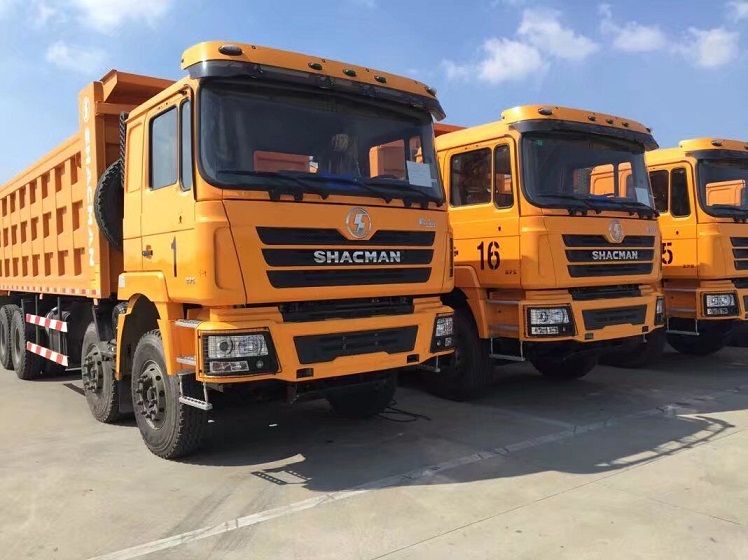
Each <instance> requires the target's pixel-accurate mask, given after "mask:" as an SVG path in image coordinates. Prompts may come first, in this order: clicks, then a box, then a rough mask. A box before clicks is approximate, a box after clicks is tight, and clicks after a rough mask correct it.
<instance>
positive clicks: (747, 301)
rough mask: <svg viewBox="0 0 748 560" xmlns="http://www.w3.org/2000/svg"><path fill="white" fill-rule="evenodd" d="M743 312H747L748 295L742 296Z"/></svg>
mask: <svg viewBox="0 0 748 560" xmlns="http://www.w3.org/2000/svg"><path fill="white" fill-rule="evenodd" d="M743 313H746V314H748V296H743Z"/></svg>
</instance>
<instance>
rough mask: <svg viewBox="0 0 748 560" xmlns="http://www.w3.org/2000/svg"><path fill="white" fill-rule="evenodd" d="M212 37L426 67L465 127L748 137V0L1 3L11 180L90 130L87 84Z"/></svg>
mask: <svg viewBox="0 0 748 560" xmlns="http://www.w3.org/2000/svg"><path fill="white" fill-rule="evenodd" d="M202 40H227V41H236V42H251V43H257V44H262V45H266V46H271V47H278V48H284V49H290V50H296V51H301V52H306V53H308V54H315V55H320V56H325V57H329V58H336V59H339V60H343V61H346V62H350V63H354V64H361V65H366V66H371V67H375V68H379V69H381V70H386V71H389V72H394V73H399V74H405V75H408V76H412V77H414V78H417V79H420V80H422V81H424V82H427V83H429V84H430V85H433V86H435V87H436V88H437V89H438V91H439V97H440V99H441V102H442V104H443V105H444V108H445V109H446V111H447V119H446V122H450V123H454V124H462V125H474V124H480V123H483V122H488V121H492V120H496V119H498V118H499V114H500V112H501V110H502V109H504V108H507V107H512V106H515V105H521V104H528V103H547V104H556V105H567V106H573V107H579V108H584V109H590V110H597V111H602V112H608V113H614V114H617V115H620V116H624V117H626V118H630V119H634V120H638V121H641V122H643V123H645V124H646V125H648V126H651V127H653V129H654V133H655V135H656V137H657V139H658V141H659V143H660V145H661V146H668V145H672V144H674V143H676V142H677V141H678V140H680V139H683V138H687V137H694V136H721V137H728V138H739V139H744V140H748V104H746V103H745V99H746V93H747V92H748V64H747V63H748V0H730V1H728V0H626V1H620V0H619V1H612V0H611V1H608V2H596V1H586V0H565V1H561V0H544V1H532V0H463V1H462V2H447V1H442V0H431V1H428V2H426V1H421V0H411V1H409V2H403V1H401V0H338V1H336V2H332V1H326V0H316V1H313V2H310V1H308V0H304V1H302V0H295V1H285V0H275V1H272V2H270V1H264V0H252V1H251V2H250V1H247V0H224V1H221V2H218V1H215V0H179V1H177V0H0V80H1V84H2V85H1V87H0V108H2V113H3V118H2V120H0V123H2V124H1V125H0V126H1V127H2V130H1V131H0V183H3V182H5V181H6V180H8V179H9V178H10V177H11V176H12V175H13V174H15V173H16V172H18V171H20V170H22V169H23V168H24V167H25V166H27V165H28V164H30V163H32V162H33V161H34V160H36V159H37V158H38V157H40V156H41V155H43V154H44V152H45V151H47V150H49V149H50V148H52V147H54V146H55V145H56V144H57V143H59V142H60V141H62V140H63V139H65V138H67V137H68V136H69V135H71V134H72V133H73V132H74V130H75V126H76V123H77V115H76V110H77V108H76V100H77V93H78V91H79V90H80V89H81V88H82V87H83V85H84V84H85V83H87V82H88V81H91V80H94V79H97V78H100V77H101V76H102V75H103V74H104V73H106V71H108V70H109V69H111V68H117V69H120V70H125V71H130V72H137V73H144V74H151V75H156V76H161V77H168V78H174V79H176V78H179V77H180V76H181V75H182V72H181V70H180V69H179V60H180V57H181V53H182V51H183V50H184V49H185V48H186V47H188V46H189V45H191V44H194V43H197V42H199V41H202Z"/></svg>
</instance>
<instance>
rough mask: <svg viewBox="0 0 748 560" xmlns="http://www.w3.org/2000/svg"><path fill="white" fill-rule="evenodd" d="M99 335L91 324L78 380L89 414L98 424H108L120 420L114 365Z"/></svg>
mask: <svg viewBox="0 0 748 560" xmlns="http://www.w3.org/2000/svg"><path fill="white" fill-rule="evenodd" d="M99 344H100V342H99V334H98V333H97V332H96V326H95V325H94V324H93V323H91V324H90V325H88V328H87V329H86V333H85V334H84V335H83V345H82V347H81V356H83V359H82V361H81V377H82V378H83V391H84V393H85V395H86V402H87V403H88V408H89V410H90V411H91V414H92V415H93V417H94V418H96V419H97V420H98V421H99V422H104V423H105V424H111V423H113V422H116V421H117V420H119V419H120V418H121V417H122V414H121V413H120V410H119V385H118V384H117V381H116V380H115V379H114V367H113V366H114V364H113V362H112V359H111V358H110V357H108V356H105V355H104V354H103V353H102V351H101V348H100V346H99Z"/></svg>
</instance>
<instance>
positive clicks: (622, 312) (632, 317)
mask: <svg viewBox="0 0 748 560" xmlns="http://www.w3.org/2000/svg"><path fill="white" fill-rule="evenodd" d="M582 317H583V319H584V327H585V329H587V330H588V331H597V330H600V329H602V328H604V327H609V326H611V325H627V324H629V325H642V324H643V323H644V320H645V319H646V317H647V306H646V305H636V306H633V307H611V308H609V309H590V310H587V311H582Z"/></svg>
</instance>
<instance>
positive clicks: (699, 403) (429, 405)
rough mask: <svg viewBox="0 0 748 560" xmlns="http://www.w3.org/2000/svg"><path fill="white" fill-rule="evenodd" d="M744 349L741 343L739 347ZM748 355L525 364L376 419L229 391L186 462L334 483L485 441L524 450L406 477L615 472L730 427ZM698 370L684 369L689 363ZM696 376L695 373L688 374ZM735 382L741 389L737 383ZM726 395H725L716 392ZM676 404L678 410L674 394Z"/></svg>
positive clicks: (371, 477)
mask: <svg viewBox="0 0 748 560" xmlns="http://www.w3.org/2000/svg"><path fill="white" fill-rule="evenodd" d="M736 353H737V354H736ZM738 359H739V360H748V352H746V351H742V350H740V349H732V351H728V352H725V353H724V354H723V355H721V356H719V357H707V358H695V357H692V356H680V355H676V354H672V353H668V354H667V355H666V356H664V358H663V361H662V362H661V363H660V364H658V365H657V366H656V369H649V370H638V371H636V370H634V371H632V370H622V369H616V368H600V370H599V371H597V372H593V373H592V374H590V375H589V376H588V377H587V378H585V379H582V380H579V381H575V382H572V383H566V384H550V383H548V382H547V381H546V380H544V379H542V378H541V377H540V376H539V375H537V374H534V373H533V372H532V370H531V368H528V367H527V366H524V365H520V366H512V367H511V368H507V370H506V371H504V370H501V371H498V372H497V377H498V379H497V382H496V384H495V385H494V386H493V387H492V388H491V389H490V390H487V391H486V393H485V394H484V395H483V396H482V397H481V398H478V399H476V400H474V401H472V402H469V403H455V402H450V401H445V400H440V399H436V398H434V397H432V396H430V395H427V394H425V393H423V392H421V391H417V390H414V389H413V388H412V387H405V388H401V389H400V391H399V395H398V397H397V398H398V402H397V403H396V404H393V408H392V409H390V410H389V411H388V412H387V413H385V414H382V415H379V416H378V417H375V418H373V419H371V420H368V421H350V420H345V419H341V418H337V417H335V416H334V415H333V413H332V412H331V411H330V410H329V408H328V407H327V405H326V403H325V402H323V401H322V402H319V401H317V402H312V403H306V404H303V405H299V406H287V405H280V404H275V403H264V404H245V403H241V402H232V399H231V398H227V397H226V395H224V396H223V397H224V399H223V401H224V402H220V403H218V404H219V405H221V406H220V407H219V408H217V410H216V411H215V413H214V415H213V422H212V423H211V438H210V443H209V445H208V447H207V448H206V449H205V450H204V451H203V452H201V453H200V454H199V455H197V456H195V457H192V458H190V459H187V460H186V461H184V462H185V463H187V464H194V465H211V466H224V467H226V466H233V467H243V469H242V471H241V472H244V473H245V475H246V476H250V477H254V478H258V479H260V480H262V481H263V482H265V483H267V484H268V485H274V486H292V485H297V486H303V487H305V488H307V489H310V490H314V491H317V492H335V491H340V490H346V489H351V488H356V487H358V486H360V485H366V484H370V483H371V482H372V481H377V480H383V479H387V478H388V477H397V475H401V474H403V473H410V472H421V470H422V469H424V468H425V467H428V466H433V465H440V466H441V465H443V464H444V462H445V461H454V460H455V459H456V458H459V457H469V456H472V455H474V454H475V453H476V452H480V451H482V452H489V453H490V454H491V457H494V455H493V454H494V453H498V454H499V455H500V456H506V457H510V458H513V459H516V460H514V461H504V462H502V461H498V462H490V461H485V462H484V461H475V462H482V463H483V462H484V463H485V464H484V465H482V467H481V468H470V469H466V468H452V469H447V470H444V471H443V472H440V473H439V474H438V479H435V478H434V477H431V476H426V477H418V476H417V477H410V478H409V477H408V476H405V477H403V479H402V482H395V484H399V483H407V484H413V483H416V484H417V483H428V484H433V483H435V482H436V483H455V482H471V481H474V480H481V479H488V478H499V477H516V476H523V475H528V474H533V473H537V472H543V471H551V470H552V471H558V472H566V473H574V474H595V473H607V472H613V471H616V470H619V469H623V468H628V467H631V466H632V465H636V464H639V463H642V462H648V461H652V460H654V459H657V458H659V457H663V456H667V455H671V454H673V453H677V452H679V451H682V450H684V449H688V448H691V447H694V446H697V445H701V444H703V443H706V442H709V441H711V440H714V439H717V438H719V437H720V436H722V435H724V434H726V433H727V432H728V431H729V430H731V428H733V427H734V426H733V425H732V424H730V423H729V422H726V421H725V420H723V419H719V418H716V417H715V416H714V415H715V414H718V413H720V412H725V411H729V410H738V409H744V408H745V407H746V406H748V391H744V392H741V391H739V390H736V389H735V387H738V386H739V385H741V384H743V383H748V378H745V377H744V371H745V369H744V368H742V367H741V366H734V365H731V364H735V363H738V364H739V363H742V362H736V360H738ZM686 367H687V368H688V369H685V368H686ZM685 380H688V382H687V383H684V381H685ZM731 390H732V391H731ZM714 395H716V397H715V396H714ZM676 403H680V404H677V406H678V407H679V408H678V409H677V410H676V409H671V408H668V407H666V405H670V404H676Z"/></svg>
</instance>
